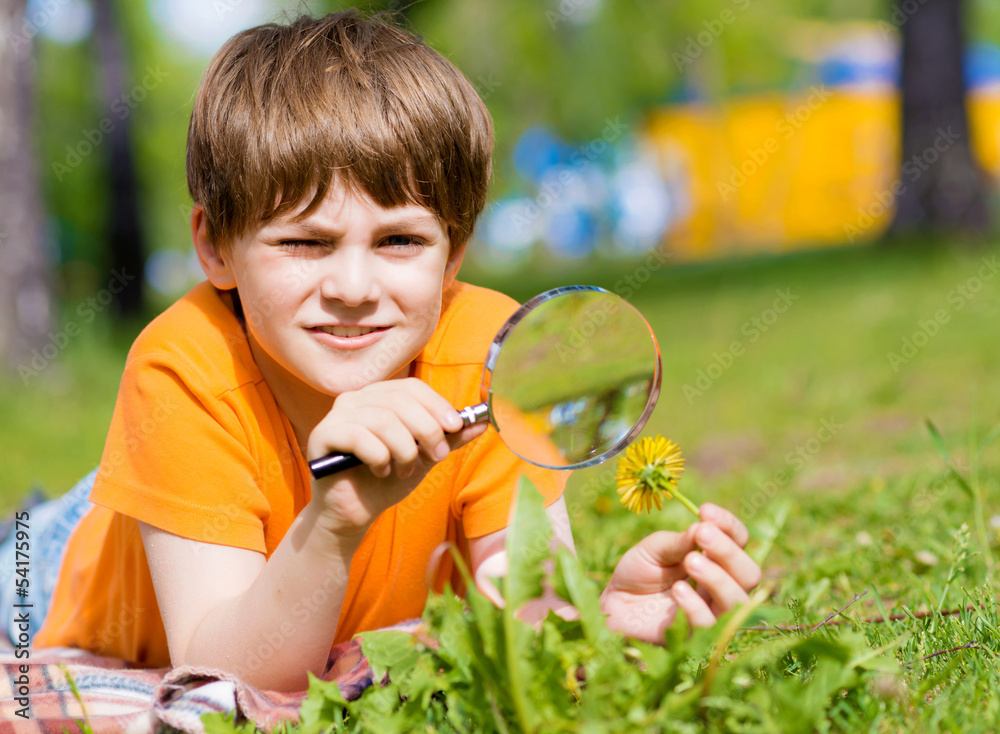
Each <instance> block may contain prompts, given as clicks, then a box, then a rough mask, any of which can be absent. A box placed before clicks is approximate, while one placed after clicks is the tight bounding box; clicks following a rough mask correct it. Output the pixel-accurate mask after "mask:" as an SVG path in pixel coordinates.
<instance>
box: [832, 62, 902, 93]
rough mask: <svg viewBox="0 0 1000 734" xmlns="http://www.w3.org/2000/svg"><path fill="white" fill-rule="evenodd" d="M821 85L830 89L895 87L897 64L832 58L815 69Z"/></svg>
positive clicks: (897, 81) (897, 74) (897, 75)
mask: <svg viewBox="0 0 1000 734" xmlns="http://www.w3.org/2000/svg"><path fill="white" fill-rule="evenodd" d="M816 73H817V75H818V77H819V81H820V83H821V84H825V85H827V86H830V87H843V86H848V85H857V84H864V85H879V86H882V85H884V86H896V85H897V84H898V83H899V73H900V69H899V63H898V61H896V62H893V61H891V60H888V59H879V58H857V57H851V56H846V55H845V56H832V57H830V58H826V59H823V60H822V61H820V62H819V64H818V65H817V67H816Z"/></svg>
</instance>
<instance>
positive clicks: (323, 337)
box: [310, 326, 391, 349]
mask: <svg viewBox="0 0 1000 734" xmlns="http://www.w3.org/2000/svg"><path fill="white" fill-rule="evenodd" d="M390 328H391V327H388V326H315V327H313V328H312V329H310V331H311V332H312V333H313V334H315V335H316V338H317V339H318V340H319V341H320V342H322V343H323V344H326V345H327V346H330V347H334V348H336V349H362V348H364V347H367V346H369V345H371V344H374V343H375V342H377V341H378V340H379V339H381V338H382V335H383V334H385V332H387V331H388V330H389V329H390Z"/></svg>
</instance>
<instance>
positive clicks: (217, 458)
mask: <svg viewBox="0 0 1000 734" xmlns="http://www.w3.org/2000/svg"><path fill="white" fill-rule="evenodd" d="M184 372H185V370H184V369H182V368H179V367H178V366H177V365H174V364H171V363H170V362H169V361H168V360H167V359H165V358H160V357H157V356H152V357H149V356H144V357H140V358H139V359H136V360H134V361H132V362H130V363H129V364H128V366H127V367H126V369H125V374H124V375H123V377H122V382H121V387H120V388H119V393H118V401H117V403H116V405H115V411H114V415H113V416H112V419H111V428H110V430H109V432H108V440H107V443H106V444H105V447H104V454H103V456H102V458H101V464H100V467H99V469H98V473H97V479H96V481H95V483H94V489H93V491H92V493H91V495H90V499H91V501H92V502H94V503H96V504H99V505H104V506H105V507H109V508H111V509H113V510H116V511H117V512H121V513H122V514H124V515H128V516H130V517H134V518H135V519H137V520H139V521H141V522H144V523H147V524H149V525H152V526H154V527H157V528H160V529H162V530H166V531H167V532H170V533H174V534H175V535H179V536H182V537H185V538H190V539H192V540H198V541H203V542H209V543H218V544H220V545H229V546H234V547H239V548H246V549H249V550H254V551H258V552H261V553H264V552H265V544H264V526H265V523H266V521H267V517H268V503H267V501H266V498H265V496H264V494H263V492H262V491H261V484H260V473H259V471H258V466H257V462H256V460H255V458H254V455H253V451H252V450H251V443H250V441H249V439H248V437H247V431H246V430H245V429H244V427H243V426H242V425H241V423H240V420H239V419H238V411H237V410H234V408H233V407H232V406H230V405H229V404H227V402H226V401H225V400H221V399H219V398H217V397H215V396H213V395H211V394H210V392H209V391H207V390H205V389H204V388H202V387H200V386H199V381H198V379H197V376H195V375H190V374H188V375H185V374H183V373H184Z"/></svg>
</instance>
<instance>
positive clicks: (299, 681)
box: [142, 505, 356, 690]
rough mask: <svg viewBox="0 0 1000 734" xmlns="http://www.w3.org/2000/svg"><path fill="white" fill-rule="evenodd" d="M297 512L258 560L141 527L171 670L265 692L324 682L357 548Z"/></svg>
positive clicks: (251, 554)
mask: <svg viewBox="0 0 1000 734" xmlns="http://www.w3.org/2000/svg"><path fill="white" fill-rule="evenodd" d="M311 507H312V505H310V506H307V507H306V509H305V510H303V512H302V513H301V514H300V515H299V517H298V518H296V520H295V521H294V523H293V524H292V526H291V528H290V529H289V532H288V533H287V535H286V536H285V537H284V539H283V540H282V541H281V543H280V544H279V545H278V547H277V548H276V549H275V551H274V553H272V554H271V558H270V559H269V560H267V562H266V563H265V560H264V555H263V554H261V553H256V552H254V551H249V550H245V549H240V548H230V547H227V546H222V545H213V544H211V543H201V542H197V541H194V540H188V539H186V538H181V537H179V536H176V535H173V534H172V533H168V532H166V531H163V530H159V529H157V528H154V527H151V526H149V525H145V524H143V525H142V538H143V543H144V545H145V547H146V556H147V558H148V560H149V566H150V570H151V572H152V576H153V584H154V586H155V588H156V593H157V599H158V600H159V601H160V604H159V606H160V611H161V614H162V615H163V623H164V626H165V628H166V632H167V642H168V644H169V647H170V658H171V661H172V662H173V664H174V665H204V666H209V667H217V668H221V669H224V670H227V671H230V672H232V673H234V674H236V675H237V676H239V677H240V678H241V679H243V680H245V681H246V682H248V683H250V684H251V685H254V686H257V687H258V688H262V689H266V690H303V689H304V688H305V687H306V685H307V682H308V681H307V675H306V671H311V672H312V673H314V674H315V675H322V673H323V670H324V667H325V665H326V661H327V656H328V654H329V651H330V646H331V644H332V642H333V638H334V636H335V635H336V631H337V620H338V618H339V616H340V608H341V605H342V604H343V602H344V594H345V591H346V589H347V578H348V572H349V570H350V564H351V558H352V556H353V553H354V550H355V549H356V546H352V545H351V544H350V543H340V544H338V543H337V542H336V541H335V540H334V539H333V538H331V537H330V535H329V534H328V533H325V532H322V531H319V530H318V529H317V527H316V523H315V519H314V517H313V515H314V513H311V512H310V511H309V510H310V508H311Z"/></svg>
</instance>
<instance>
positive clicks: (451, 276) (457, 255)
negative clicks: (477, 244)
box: [441, 240, 468, 291]
mask: <svg viewBox="0 0 1000 734" xmlns="http://www.w3.org/2000/svg"><path fill="white" fill-rule="evenodd" d="M467 244H468V240H466V241H465V242H463V243H462V244H461V245H459V246H458V247H456V248H455V251H454V252H452V253H451V255H449V256H448V264H447V265H445V268H444V283H443V285H442V288H441V289H442V290H443V291H446V290H448V289H449V288H450V287H451V284H452V283H454V282H455V278H457V277H458V269H459V268H460V267H462V259H463V258H464V257H465V246H466V245H467Z"/></svg>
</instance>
